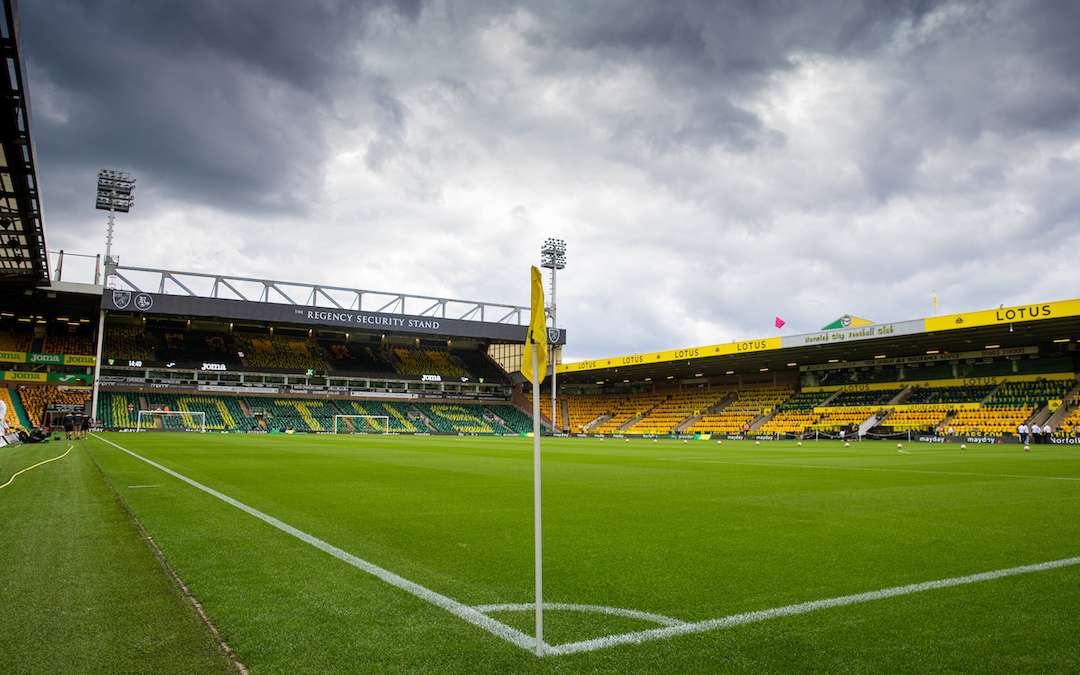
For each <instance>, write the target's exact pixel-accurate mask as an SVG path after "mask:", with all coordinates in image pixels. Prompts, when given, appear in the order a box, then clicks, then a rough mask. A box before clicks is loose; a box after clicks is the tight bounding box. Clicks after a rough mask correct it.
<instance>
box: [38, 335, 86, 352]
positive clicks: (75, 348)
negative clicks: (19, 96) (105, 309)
mask: <svg viewBox="0 0 1080 675" xmlns="http://www.w3.org/2000/svg"><path fill="white" fill-rule="evenodd" d="M41 351H42V353H45V354H78V355H82V356H91V355H93V354H94V343H93V341H92V340H91V339H90V338H88V337H84V336H82V335H70V334H66V335H46V336H45V340H44V341H43V343H42V347H41Z"/></svg>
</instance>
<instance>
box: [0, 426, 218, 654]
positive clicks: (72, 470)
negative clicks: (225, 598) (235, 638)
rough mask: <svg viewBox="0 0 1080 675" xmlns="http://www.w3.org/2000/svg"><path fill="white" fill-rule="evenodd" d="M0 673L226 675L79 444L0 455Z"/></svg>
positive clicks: (206, 636) (190, 611)
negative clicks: (40, 463) (9, 480)
mask: <svg viewBox="0 0 1080 675" xmlns="http://www.w3.org/2000/svg"><path fill="white" fill-rule="evenodd" d="M69 446H74V447H72V450H71V452H69V453H68V454H67V455H66V456H64V457H63V458H62V459H58V460H56V461H53V462H49V463H47V464H43V465H42V466H39V467H37V468H34V469H30V470H29V471H27V472H25V473H23V474H21V475H19V476H18V477H16V478H15V480H14V481H13V482H12V483H11V484H10V485H8V486H7V487H5V488H3V489H0V526H2V537H0V671H2V672H4V673H12V674H14V673H206V674H223V673H235V672H236V669H235V667H233V665H232V663H231V662H230V661H229V660H228V659H227V658H226V656H225V654H224V652H223V651H222V650H221V649H220V648H219V647H218V645H217V643H216V642H215V641H214V639H213V638H212V636H211V634H210V631H209V629H208V628H207V627H206V626H205V624H204V623H203V622H202V620H201V619H200V618H199V617H198V616H197V614H196V612H195V610H194V608H193V607H192V605H191V603H190V602H189V601H188V600H187V599H186V598H185V597H183V595H182V594H181V593H180V591H179V590H178V588H177V586H176V583H175V582H174V581H173V579H172V577H171V576H170V575H169V574H168V573H167V571H166V570H165V569H164V568H163V566H162V564H161V562H160V561H159V560H158V559H157V558H156V557H155V555H154V553H153V551H152V548H151V547H150V546H149V545H148V543H147V542H146V540H145V538H144V536H143V535H142V533H141V532H140V531H139V529H138V526H137V525H136V523H135V522H134V521H133V520H132V519H131V517H130V516H129V514H128V513H127V512H126V511H125V510H124V509H123V507H122V506H121V504H120V503H119V502H118V501H117V499H116V496H115V495H114V494H113V493H112V491H111V490H110V489H109V487H108V486H107V484H106V483H105V481H104V479H103V478H102V475H101V473H100V472H99V471H98V470H97V468H95V466H94V464H93V461H92V460H91V458H90V456H89V455H88V454H87V453H86V451H85V450H84V449H83V447H82V444H81V443H79V442H78V441H76V442H74V443H70V442H64V441H60V442H54V443H49V444H43V445H22V446H14V447H5V448H0V466H2V467H3V475H2V476H0V484H3V483H6V482H7V480H8V479H9V478H11V477H12V474H14V473H15V472H16V471H20V470H22V469H25V468H27V467H30V466H32V465H34V464H37V463H38V462H41V461H43V460H46V459H49V458H52V457H57V456H60V455H62V454H63V453H64V452H65V450H67V449H68V447H69Z"/></svg>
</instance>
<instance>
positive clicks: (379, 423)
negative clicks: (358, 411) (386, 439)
mask: <svg viewBox="0 0 1080 675" xmlns="http://www.w3.org/2000/svg"><path fill="white" fill-rule="evenodd" d="M388 431H390V418H389V417H388V416H386V415H334V433H335V434H385V433H387V432H388Z"/></svg>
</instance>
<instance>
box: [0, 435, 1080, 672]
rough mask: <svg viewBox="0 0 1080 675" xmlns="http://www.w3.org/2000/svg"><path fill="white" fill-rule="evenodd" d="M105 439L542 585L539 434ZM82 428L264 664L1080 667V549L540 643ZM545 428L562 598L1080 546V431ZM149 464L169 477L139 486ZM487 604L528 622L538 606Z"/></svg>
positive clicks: (436, 557) (811, 588)
mask: <svg viewBox="0 0 1080 675" xmlns="http://www.w3.org/2000/svg"><path fill="white" fill-rule="evenodd" d="M106 438H108V440H110V441H112V442H114V443H117V444H119V445H121V446H123V447H124V448H127V449H129V450H131V451H133V452H136V453H138V454H140V455H142V456H144V457H146V458H148V459H151V460H153V461H155V462H158V463H160V464H162V465H164V466H166V467H168V468H170V469H172V470H174V471H176V472H178V473H180V474H182V475H184V476H187V477H188V478H190V479H192V480H194V481H197V482H199V483H202V484H203V485H206V486H209V487H211V488H213V489H215V490H217V491H219V492H221V493H224V494H225V495H228V496H229V497H232V498H233V499H235V500H238V501H239V502H242V503H244V504H246V505H248V506H250V507H252V508H255V509H258V510H260V511H262V512H264V513H266V514H268V515H270V516H273V517H274V518H277V519H280V520H281V521H283V522H285V523H287V524H288V525H291V526H293V527H295V528H298V529H299V530H301V531H303V532H306V533H308V534H310V535H312V536H314V537H317V538H319V539H321V540H323V541H325V542H328V543H329V544H332V545H333V546H336V547H338V548H340V549H342V550H344V551H346V552H348V553H350V554H352V555H355V556H357V557H359V558H361V559H363V560H366V561H368V562H370V563H373V564H375V565H379V566H381V567H383V568H385V569H387V570H389V571H391V572H394V573H396V574H399V575H401V576H402V577H405V578H406V579H408V580H410V581H412V582H415V583H417V584H420V585H422V586H424V587H426V588H428V589H431V590H433V591H435V592H437V593H440V594H442V595H445V596H448V597H450V598H452V599H454V600H456V601H459V602H462V603H465V604H467V605H471V606H476V605H482V604H495V603H528V602H530V601H531V600H532V599H533V582H532V580H533V545H532V542H533V530H532V522H533V520H532V518H533V515H532V503H533V495H532V440H531V439H525V438H475V437H468V438H465V437H378V436H368V437H355V436H352V437H344V438H342V437H312V436H279V435H274V436H237V435H224V434H205V435H181V434H109V435H106ZM87 445H88V446H89V447H90V449H91V453H92V455H93V457H94V459H95V460H96V461H97V462H98V464H99V465H100V466H101V468H102V470H103V472H104V473H105V474H106V475H107V476H108V478H109V480H110V481H111V482H112V484H113V485H114V486H115V487H116V489H117V491H118V492H119V493H120V495H121V497H122V498H123V499H124V501H125V502H126V503H127V504H128V505H129V506H130V508H131V509H132V511H133V512H134V513H135V514H136V516H137V517H138V518H139V520H140V521H141V522H142V524H143V525H144V526H145V527H146V528H147V530H148V531H149V532H150V533H151V535H152V536H153V537H154V540H155V541H156V542H157V544H158V545H159V546H160V547H161V549H162V550H163V551H164V553H165V555H166V557H167V558H168V560H169V563H170V565H172V566H173V568H174V569H175V570H176V571H177V573H178V574H179V575H180V576H181V577H182V578H183V579H184V580H185V581H186V582H187V583H188V585H189V587H190V588H191V590H192V592H193V593H194V595H195V596H196V597H197V598H198V599H199V600H200V602H201V603H202V604H203V606H204V608H205V609H206V611H207V613H208V614H209V615H210V616H211V618H212V619H213V621H214V622H215V624H216V625H217V626H218V628H219V629H220V630H221V632H222V634H223V636H224V638H225V640H226V641H227V642H228V643H229V644H230V646H232V647H233V648H234V649H236V650H237V652H238V654H239V658H240V660H241V661H242V662H243V663H244V664H245V665H246V666H248V667H249V668H251V670H252V672H253V673H254V674H255V675H261V674H262V673H324V672H335V673H338V672H341V673H348V672H428V673H477V672H501V673H515V672H522V673H579V672H611V673H650V672H688V673H694V672H709V673H715V672H724V673H770V672H776V673H788V672H800V673H955V672H972V673H981V672H984V673H1003V672H1008V673H1067V672H1077V671H1078V670H1080V629H1078V628H1077V625H1078V622H1077V621H1076V617H1077V615H1078V613H1080V565H1072V566H1067V567H1061V568H1057V569H1050V570H1045V571H1040V572H1034V573H1029V574H1024V575H1018V576H1012V577H1006V578H1001V579H996V580H992V581H986V582H981V583H976V584H970V585H964V586H958V587H953V588H945V589H939V590H932V591H926V592H923V593H918V594H913V595H906V596H902V597H894V598H889V599H884V600H878V601H873V602H868V603H864V604H858V605H851V606H846V607H837V608H832V609H823V610H820V611H815V612H811V613H807V614H802V615H798V616H790V617H784V618H775V619H769V620H767V621H762V622H759V623H751V624H747V625H742V626H737V627H732V628H727V629H722V630H714V631H711V632H705V633H700V634H694V635H683V636H679V637H674V638H670V639H665V640H654V641H647V642H641V643H639V644H626V645H620V646H614V647H609V648H605V649H599V650H596V651H591V652H586V653H577V654H569V655H553V656H547V657H545V658H544V659H537V658H536V657H535V656H534V655H533V654H531V653H530V652H529V651H527V650H525V649H522V648H520V647H517V646H513V645H511V644H509V643H508V642H505V641H503V640H502V639H500V638H497V637H495V636H494V635H492V634H490V633H488V632H485V631H483V630H481V629H479V628H477V627H475V626H473V625H471V624H469V623H467V622H465V621H464V620H462V619H460V618H458V617H455V616H453V615H452V614H450V613H448V612H447V611H445V610H443V609H440V608H438V607H435V606H433V605H431V604H428V603H427V602H425V601H423V600H421V599H419V598H416V597H414V596H412V595H410V594H408V593H406V592H404V591H402V590H400V589H397V588H394V587H392V586H390V585H388V584H386V583H385V582H383V581H380V580H379V579H376V578H375V577H373V576H371V575H369V574H367V573H365V572H362V571H360V570H358V569H356V568H354V567H352V566H350V565H348V564H346V563H344V562H342V561H340V560H338V559H336V558H334V557H332V556H330V555H328V554H327V553H325V552H323V551H320V550H318V549H316V548H314V547H313V546H311V545H309V544H307V543H304V542H302V541H300V540H298V539H296V538H294V537H292V536H290V535H288V534H286V533H284V532H281V531H280V530H277V529H275V528H273V527H271V526H270V525H268V524H266V523H264V522H262V521H260V520H258V519H256V518H255V517H253V516H251V515H249V514H247V513H244V512H242V511H240V510H239V509H237V508H235V507H233V506H230V505H228V504H226V503H225V502H223V501H221V500H219V499H217V498H216V497H213V496H211V495H209V494H207V493H205V492H203V491H200V490H198V489H196V488H194V487H192V486H190V485H188V484H186V483H184V482H181V481H180V480H178V479H176V478H173V477H171V476H169V475H168V474H166V473H164V472H162V471H161V470H160V469H157V468H155V467H153V466H150V465H148V464H146V463H144V462H142V461H140V460H138V459H135V458H133V457H131V456H130V455H128V454H127V453H124V452H122V451H121V450H119V449H117V448H116V447H113V446H112V445H109V444H107V443H105V442H103V441H101V440H91V441H88V442H87ZM543 447H544V455H543V456H544V464H543V482H544V488H543V500H544V546H545V549H544V553H545V555H544V572H545V573H544V591H545V592H544V597H545V600H546V601H548V602H563V603H578V604H590V605H601V606H606V607H617V608H623V609H632V610H640V611H645V612H651V613H655V614H661V615H666V616H668V617H673V618H675V619H678V620H681V621H686V622H697V621H704V620H709V619H717V618H721V617H725V616H729V615H733V614H738V613H742V612H750V611H758V610H767V609H770V608H775V607H781V606H786V605H791V604H796V603H802V602H806V601H811V600H822V599H828V598H835V597H839V596H845V595H849V594H855V593H862V592H867V591H875V590H879V589H884V588H890V587H896V586H902V585H906V584H913V583H919V582H926V581H935V580H939V579H947V578H952V577H959V576H965V575H970V574H976V573H980V572H989V571H994V570H1000V569H1007V568H1012V567H1016V566H1020V565H1030V564H1036V563H1042V562H1047V561H1054V560H1062V559H1067V558H1074V557H1077V556H1080V517H1078V516H1080V454H1078V451H1077V449H1075V448H1067V447H1065V448H1059V447H1039V448H1037V449H1036V451H1035V452H1031V453H1023V452H1020V451H1019V450H1018V448H1017V447H1016V446H1011V447H1010V446H991V447H978V448H973V449H968V450H966V451H961V450H959V449H958V448H955V447H950V446H944V447H942V446H929V445H918V444H910V445H908V447H906V448H905V449H906V450H909V451H910V454H900V453H897V452H896V448H895V445H894V444H890V443H861V444H853V447H851V448H844V447H842V446H841V445H840V444H839V443H835V442H821V443H813V442H811V443H807V444H806V445H805V446H804V447H801V448H800V447H796V446H795V445H794V443H786V442H779V443H763V444H762V445H761V446H754V445H753V444H752V443H739V442H730V441H725V442H724V443H723V445H718V444H716V443H714V442H705V441H691V442H690V443H688V444H684V443H682V442H678V441H666V442H665V441H661V442H659V443H652V442H651V441H644V440H634V441H632V442H630V443H624V442H621V441H612V440H608V441H605V442H599V441H598V440H595V439H584V440H578V439H544V441H543ZM57 464H60V463H59V462H58V463H57ZM47 466H51V465H47ZM44 468H45V467H42V468H41V469H44ZM41 469H38V470H36V471H40V470H41ZM5 471H6V469H5ZM29 475H31V474H26V476H29ZM20 478H22V477H20ZM1062 479H1065V480H1062ZM141 485H156V486H157V487H153V488H145V487H128V486H141ZM3 498H4V495H3V491H0V504H2V503H3ZM157 592H158V593H161V591H157ZM26 602H28V603H30V604H34V602H35V601H34V599H33V598H32V597H31V598H28V599H27V600H26ZM492 616H493V617H494V618H496V619H498V620H499V621H502V622H505V623H506V624H509V625H511V626H513V627H515V628H518V629H520V630H521V631H524V632H526V633H528V634H532V632H533V629H534V627H533V616H532V612H531V611H528V612H498V613H492ZM544 621H545V638H546V640H547V642H548V643H549V644H554V645H559V644H564V643H569V642H576V641H581V640H588V639H592V638H598V637H603V636H606V635H615V634H621V633H627V632H632V631H640V630H644V629H649V628H655V627H657V626H656V624H653V623H649V622H646V621H643V620H641V619H631V618H623V617H618V616H611V615H605V614H595V613H583V612H571V611H548V612H545V617H544ZM192 670H193V669H187V670H186V672H192ZM115 672H128V671H125V670H122V669H118V670H116V671H115ZM161 672H164V671H161ZM178 672H179V671H178Z"/></svg>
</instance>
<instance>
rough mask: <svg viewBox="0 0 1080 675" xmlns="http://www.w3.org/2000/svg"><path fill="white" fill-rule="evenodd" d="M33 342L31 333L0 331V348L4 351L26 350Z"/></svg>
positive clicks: (28, 349)
mask: <svg viewBox="0 0 1080 675" xmlns="http://www.w3.org/2000/svg"><path fill="white" fill-rule="evenodd" d="M33 344H34V334H33V333H24V332H15V331H10V332H9V331H4V332H0V350H3V351H5V352H28V351H30V349H31V347H32V346H33Z"/></svg>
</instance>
